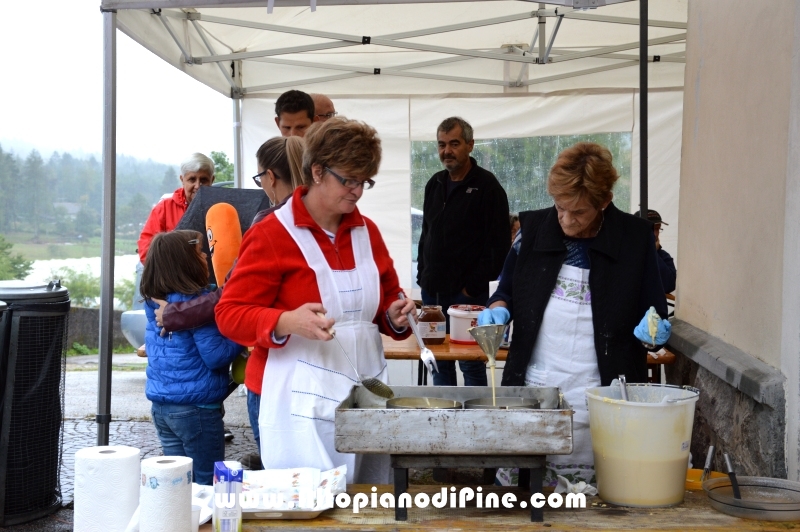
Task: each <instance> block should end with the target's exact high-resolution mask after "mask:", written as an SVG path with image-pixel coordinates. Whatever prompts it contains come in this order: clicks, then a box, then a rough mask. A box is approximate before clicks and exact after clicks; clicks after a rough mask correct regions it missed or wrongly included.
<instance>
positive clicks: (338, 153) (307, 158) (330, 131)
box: [303, 117, 381, 186]
mask: <svg viewBox="0 0 800 532" xmlns="http://www.w3.org/2000/svg"><path fill="white" fill-rule="evenodd" d="M305 141H306V151H305V152H304V153H303V178H304V179H305V183H306V185H308V186H311V184H312V183H313V177H312V175H311V167H312V166H313V165H315V164H318V165H320V166H322V167H323V168H325V167H327V168H333V167H337V168H340V169H341V170H342V171H344V172H346V173H348V174H349V175H350V176H352V177H360V178H363V179H368V178H370V177H372V176H374V175H375V174H377V173H378V168H379V167H380V165H381V139H380V137H378V132H377V131H375V128H374V127H372V126H368V125H367V124H365V123H364V122H359V121H358V120H348V119H347V118H344V117H334V118H331V119H329V120H325V121H324V122H315V123H314V124H312V125H311V127H310V128H308V131H307V132H306V136H305Z"/></svg>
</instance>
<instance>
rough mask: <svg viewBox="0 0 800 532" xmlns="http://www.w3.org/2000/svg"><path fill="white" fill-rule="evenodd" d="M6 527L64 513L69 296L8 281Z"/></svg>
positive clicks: (4, 289)
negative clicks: (62, 479)
mask: <svg viewBox="0 0 800 532" xmlns="http://www.w3.org/2000/svg"><path fill="white" fill-rule="evenodd" d="M0 300H2V301H5V302H6V304H7V308H6V309H5V312H2V313H1V314H0V401H2V403H0V526H9V525H15V524H19V523H26V522H28V521H32V520H34V519H38V518H39V517H42V516H44V515H47V514H50V513H52V512H54V511H56V510H58V508H59V507H60V506H61V486H60V468H61V449H62V443H63V441H62V434H63V430H62V429H63V412H64V379H65V375H66V354H67V325H68V323H69V308H70V301H69V293H68V291H67V289H66V288H63V287H62V286H61V284H60V283H59V282H58V281H54V282H51V283H50V284H48V285H36V284H31V283H25V282H22V281H0Z"/></svg>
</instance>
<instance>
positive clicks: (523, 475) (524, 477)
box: [517, 467, 533, 495]
mask: <svg viewBox="0 0 800 532" xmlns="http://www.w3.org/2000/svg"><path fill="white" fill-rule="evenodd" d="M517 485H518V486H519V489H521V490H523V491H525V490H529V489H530V487H531V470H530V469H527V468H525V467H520V468H519V482H517ZM531 495H533V493H531Z"/></svg>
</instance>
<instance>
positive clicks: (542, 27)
mask: <svg viewBox="0 0 800 532" xmlns="http://www.w3.org/2000/svg"><path fill="white" fill-rule="evenodd" d="M545 7H546V6H545V5H544V4H539V9H540V10H544V8H545ZM546 27H547V19H546V18H544V17H539V27H538V28H537V33H538V34H539V58H538V62H539V63H543V62H544V50H545V46H546V45H547V39H546V35H545V29H546Z"/></svg>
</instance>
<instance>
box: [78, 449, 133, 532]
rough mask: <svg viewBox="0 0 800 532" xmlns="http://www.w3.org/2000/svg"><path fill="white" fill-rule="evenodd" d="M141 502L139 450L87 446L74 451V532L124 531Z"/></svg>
mask: <svg viewBox="0 0 800 532" xmlns="http://www.w3.org/2000/svg"><path fill="white" fill-rule="evenodd" d="M138 505H139V449H135V448H133V447H127V446H124V445H111V446H101V447H87V448H86V449H80V450H79V451H78V452H76V453H75V510H74V514H73V523H74V530H75V532H124V531H125V527H126V526H127V525H128V521H130V518H131V516H132V515H133V512H134V511H136V507H137V506H138Z"/></svg>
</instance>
